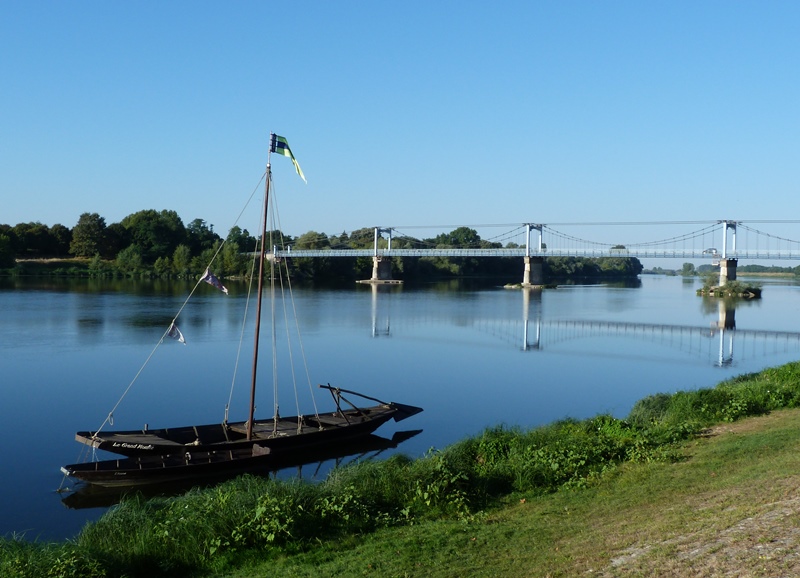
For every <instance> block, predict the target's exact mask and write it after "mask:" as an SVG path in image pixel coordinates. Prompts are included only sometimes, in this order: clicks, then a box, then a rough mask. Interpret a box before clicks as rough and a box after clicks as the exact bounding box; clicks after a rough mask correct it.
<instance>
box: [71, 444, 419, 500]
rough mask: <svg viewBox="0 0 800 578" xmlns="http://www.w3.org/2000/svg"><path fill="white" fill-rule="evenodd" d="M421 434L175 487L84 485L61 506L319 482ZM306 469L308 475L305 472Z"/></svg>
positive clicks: (271, 460)
mask: <svg viewBox="0 0 800 578" xmlns="http://www.w3.org/2000/svg"><path fill="white" fill-rule="evenodd" d="M420 433H422V430H408V431H398V432H395V433H394V435H393V436H392V437H391V439H387V438H384V437H381V436H378V435H375V434H372V435H370V436H369V437H367V438H365V439H362V440H358V441H357V442H356V443H349V444H348V443H344V444H343V445H342V446H341V447H339V448H327V449H326V450H324V451H314V452H294V453H293V454H292V455H290V456H281V457H280V458H275V457H273V456H264V462H263V463H262V464H261V465H260V467H258V468H257V469H248V470H247V471H235V472H227V473H225V474H217V475H213V476H208V477H204V478H198V477H197V476H193V477H192V479H191V480H186V481H182V482H174V483H167V484H164V483H159V484H150V485H145V486H139V487H126V488H119V487H117V488H104V487H100V486H94V485H91V484H85V485H80V486H78V487H77V488H76V489H75V490H74V491H69V492H66V493H65V494H64V497H63V498H62V500H61V502H62V503H63V504H64V505H65V506H67V507H68V508H71V509H75V510H80V509H84V508H107V507H109V506H113V505H114V504H117V503H119V502H120V500H122V498H124V497H125V496H127V495H142V496H145V497H156V496H176V495H179V494H182V493H184V492H186V491H188V490H190V489H192V488H196V487H209V486H212V485H214V484H218V483H221V482H224V481H226V480H230V479H232V478H235V477H237V476H240V475H242V474H243V473H247V474H251V475H256V476H263V477H275V478H280V477H284V476H286V477H297V478H304V479H309V480H319V479H321V478H322V477H324V476H325V475H327V474H328V472H330V471H331V470H332V469H333V468H337V467H342V466H344V465H347V464H350V463H355V462H359V461H365V460H371V459H375V458H377V457H378V456H380V455H381V454H382V453H383V452H385V451H386V450H390V449H396V448H397V447H398V446H399V445H400V444H402V443H403V442H405V441H407V440H409V439H411V438H413V437H414V436H417V435H419V434H420ZM304 468H308V469H310V472H308V471H306V472H304V471H303V469H304Z"/></svg>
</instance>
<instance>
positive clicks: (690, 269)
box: [681, 263, 696, 277]
mask: <svg viewBox="0 0 800 578" xmlns="http://www.w3.org/2000/svg"><path fill="white" fill-rule="evenodd" d="M695 274H696V271H695V270H694V263H684V264H683V269H681V275H683V276H684V277H691V276H693V275H695Z"/></svg>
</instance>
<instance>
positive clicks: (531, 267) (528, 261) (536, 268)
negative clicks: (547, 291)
mask: <svg viewBox="0 0 800 578" xmlns="http://www.w3.org/2000/svg"><path fill="white" fill-rule="evenodd" d="M523 259H524V260H525V270H524V272H523V274H522V286H523V287H541V286H542V285H544V271H543V265H544V257H523Z"/></svg>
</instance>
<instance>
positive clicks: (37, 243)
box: [12, 221, 56, 257]
mask: <svg viewBox="0 0 800 578" xmlns="http://www.w3.org/2000/svg"><path fill="white" fill-rule="evenodd" d="M12 230H13V231H14V235H15V237H16V240H17V242H16V247H15V249H16V251H17V254H18V255H22V256H26V257H45V256H48V255H53V254H55V252H56V249H55V244H56V243H55V240H54V238H53V237H52V236H51V235H50V229H49V228H48V227H47V225H43V224H42V223H40V222H38V221H37V222H35V223H34V222H32V223H18V224H16V225H14V227H13V229H12Z"/></svg>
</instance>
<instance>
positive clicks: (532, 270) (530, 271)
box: [522, 223, 544, 287]
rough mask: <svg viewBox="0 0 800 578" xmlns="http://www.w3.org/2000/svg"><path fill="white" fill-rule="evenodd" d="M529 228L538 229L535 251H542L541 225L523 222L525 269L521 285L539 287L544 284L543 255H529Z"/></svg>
mask: <svg viewBox="0 0 800 578" xmlns="http://www.w3.org/2000/svg"><path fill="white" fill-rule="evenodd" d="M531 229H536V230H537V231H539V243H538V247H537V250H536V252H537V253H540V254H541V253H542V225H541V224H533V223H526V224H525V235H526V237H525V238H526V239H527V241H526V243H525V257H523V259H524V261H525V270H524V272H523V273H522V286H523V287H541V286H542V285H544V271H543V266H544V257H541V256H537V257H531Z"/></svg>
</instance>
